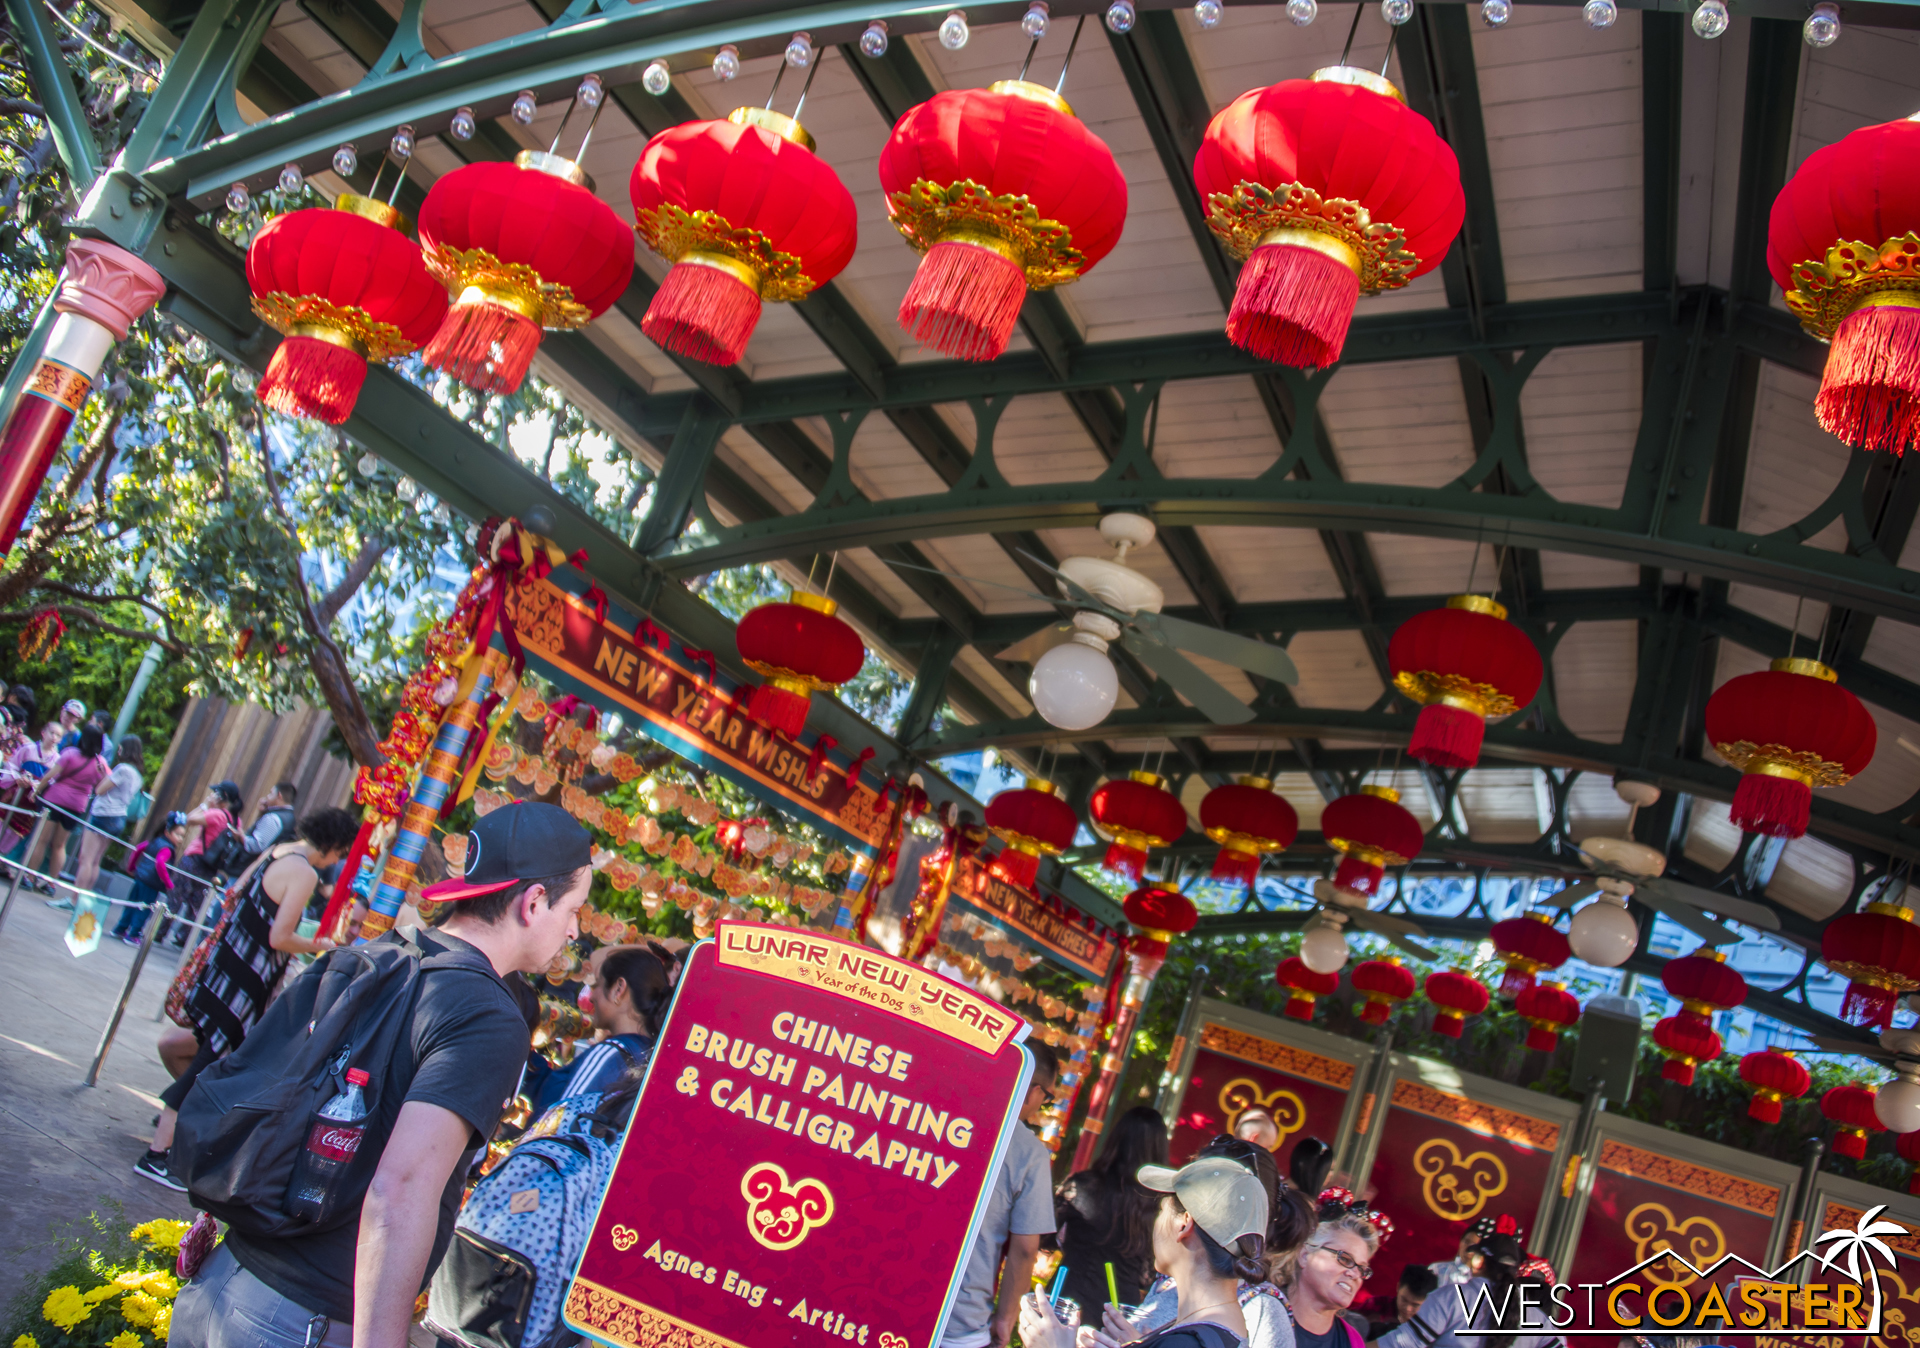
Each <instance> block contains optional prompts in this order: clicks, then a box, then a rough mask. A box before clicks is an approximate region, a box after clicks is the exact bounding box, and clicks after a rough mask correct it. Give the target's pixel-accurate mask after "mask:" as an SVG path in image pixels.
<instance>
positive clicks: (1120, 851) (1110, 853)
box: [1100, 842, 1147, 885]
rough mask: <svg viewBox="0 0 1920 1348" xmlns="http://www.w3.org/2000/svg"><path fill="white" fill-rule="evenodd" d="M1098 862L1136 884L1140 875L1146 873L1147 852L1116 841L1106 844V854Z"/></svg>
mask: <svg viewBox="0 0 1920 1348" xmlns="http://www.w3.org/2000/svg"><path fill="white" fill-rule="evenodd" d="M1100 864H1101V865H1102V866H1103V867H1104V868H1105V869H1107V870H1109V871H1111V872H1113V873H1114V874H1115V875H1124V876H1126V877H1127V878H1128V879H1129V880H1131V881H1133V882H1134V883H1135V884H1136V885H1137V884H1139V883H1140V877H1141V876H1143V875H1145V874H1146V873H1147V854H1146V853H1145V852H1143V851H1141V850H1140V849H1139V848H1138V847H1128V846H1127V845H1126V844H1125V843H1122V842H1116V843H1113V844H1111V845H1110V846H1108V848H1107V855H1106V857H1105V859H1104V860H1102V861H1101V863H1100Z"/></svg>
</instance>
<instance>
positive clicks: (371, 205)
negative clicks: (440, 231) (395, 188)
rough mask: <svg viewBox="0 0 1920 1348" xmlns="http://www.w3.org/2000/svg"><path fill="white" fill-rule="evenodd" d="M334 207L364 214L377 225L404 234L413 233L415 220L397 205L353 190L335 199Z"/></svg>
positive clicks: (355, 213)
mask: <svg viewBox="0 0 1920 1348" xmlns="http://www.w3.org/2000/svg"><path fill="white" fill-rule="evenodd" d="M333 209H335V210H336V211H345V212H347V214H349V215H359V216H364V217H365V218H367V219H368V220H371V221H373V223H374V224H376V225H385V226H386V227H387V228H388V229H396V230H399V231H400V232H401V233H402V234H406V235H408V236H411V235H412V234H413V221H412V220H410V219H408V218H407V217H406V215H405V214H403V213H402V212H401V211H400V210H399V209H398V208H397V207H394V206H389V205H388V204H387V203H386V202H384V201H379V200H376V199H375V198H373V197H363V196H358V195H356V194H354V193H352V192H342V193H341V194H340V195H339V196H337V197H335V198H334V199H333Z"/></svg>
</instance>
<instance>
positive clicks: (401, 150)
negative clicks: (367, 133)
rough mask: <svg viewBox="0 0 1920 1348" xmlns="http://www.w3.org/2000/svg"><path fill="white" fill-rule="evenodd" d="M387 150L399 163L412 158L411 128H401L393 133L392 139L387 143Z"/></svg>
mask: <svg viewBox="0 0 1920 1348" xmlns="http://www.w3.org/2000/svg"><path fill="white" fill-rule="evenodd" d="M387 149H388V151H389V152H391V153H392V155H393V157H394V158H395V159H398V160H399V161H400V162H401V163H403V164H404V163H405V162H406V161H407V160H409V159H411V158H413V127H412V126H410V125H409V126H403V127H401V128H400V129H399V130H398V131H396V132H394V133H393V139H392V140H390V141H388V142H387Z"/></svg>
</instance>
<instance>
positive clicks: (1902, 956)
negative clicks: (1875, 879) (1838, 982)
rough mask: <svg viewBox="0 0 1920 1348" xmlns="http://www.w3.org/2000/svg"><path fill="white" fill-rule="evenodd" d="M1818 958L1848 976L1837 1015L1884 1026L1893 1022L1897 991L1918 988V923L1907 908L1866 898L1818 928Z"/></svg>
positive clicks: (1919, 956)
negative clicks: (1856, 907)
mask: <svg viewBox="0 0 1920 1348" xmlns="http://www.w3.org/2000/svg"><path fill="white" fill-rule="evenodd" d="M1820 962H1821V963H1822V964H1825V965H1826V966H1827V967H1828V968H1829V969H1831V970H1833V971H1834V972H1835V973H1837V974H1839V975H1840V976H1841V977H1842V978H1845V979H1847V980H1849V982H1848V984H1847V995H1846V999H1845V1000H1844V1001H1842V1002H1841V1003H1840V1014H1841V1016H1842V1017H1843V1018H1844V1019H1846V1020H1849V1021H1852V1022H1853V1023H1854V1024H1855V1025H1870V1026H1872V1027H1873V1028H1875V1029H1878V1030H1884V1029H1886V1028H1887V1027H1888V1026H1890V1025H1892V1024H1893V1008H1894V1003H1895V1002H1897V1001H1898V1000H1899V999H1900V995H1901V994H1902V993H1906V992H1912V991H1914V990H1915V989H1916V988H1920V925H1915V923H1914V920H1913V910H1912V909H1911V908H1903V907H1901V906H1900V905H1899V904H1897V903H1870V904H1868V905H1867V907H1866V911H1864V912H1859V913H1845V914H1842V915H1841V916H1839V917H1836V918H1834V919H1833V920H1832V921H1830V922H1828V923H1827V926H1826V929H1825V930H1824V931H1822V932H1821V933H1820Z"/></svg>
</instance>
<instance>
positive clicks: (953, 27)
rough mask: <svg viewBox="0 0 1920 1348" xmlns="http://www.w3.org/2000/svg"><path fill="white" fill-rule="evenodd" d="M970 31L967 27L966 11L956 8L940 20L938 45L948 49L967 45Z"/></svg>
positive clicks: (957, 49)
mask: <svg viewBox="0 0 1920 1348" xmlns="http://www.w3.org/2000/svg"><path fill="white" fill-rule="evenodd" d="M971 35H972V34H971V31H970V30H969V29H968V28H967V11H966V10H964V9H956V10H954V11H953V12H952V13H951V14H949V15H947V17H946V18H944V19H942V20H940V45H941V46H943V47H945V48H946V49H947V50H948V51H959V50H960V49H961V48H962V47H964V46H966V45H967V38H968V37H970V36H971Z"/></svg>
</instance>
